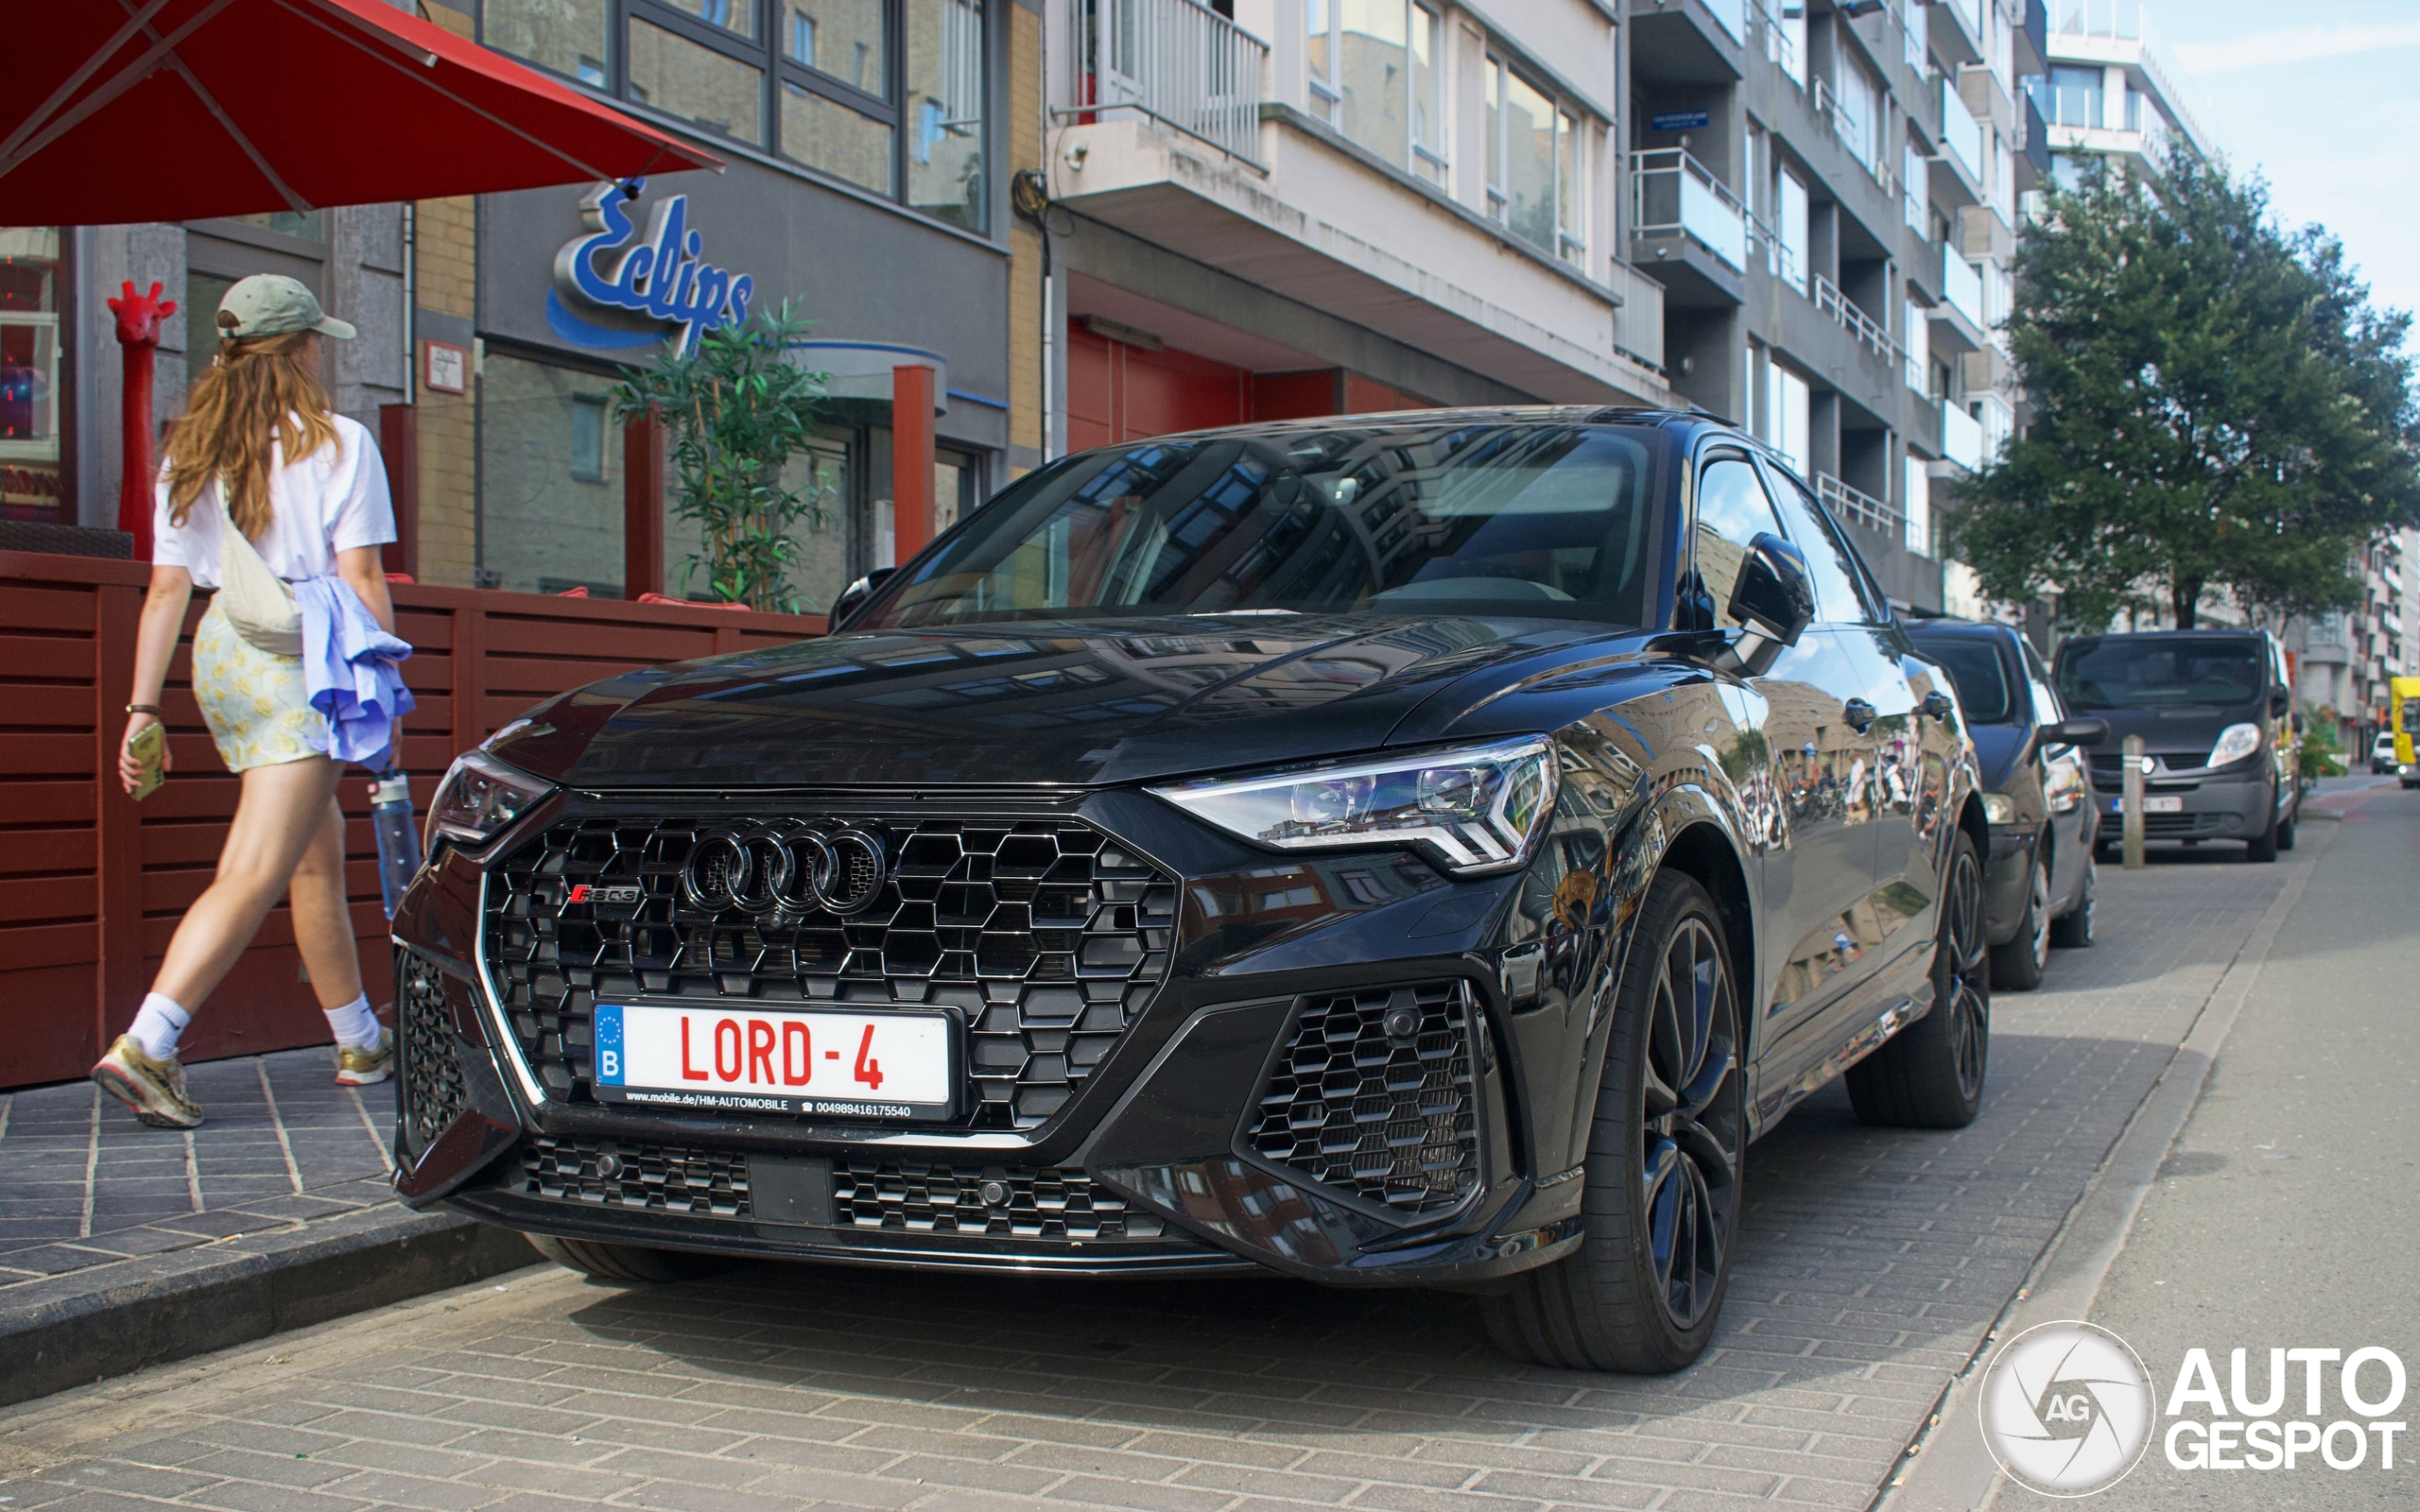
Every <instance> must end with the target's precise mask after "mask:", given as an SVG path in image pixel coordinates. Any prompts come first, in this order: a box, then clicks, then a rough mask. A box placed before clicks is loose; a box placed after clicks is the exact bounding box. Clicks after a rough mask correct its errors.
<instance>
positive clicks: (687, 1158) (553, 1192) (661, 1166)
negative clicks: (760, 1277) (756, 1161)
mask: <svg viewBox="0 0 2420 1512" xmlns="http://www.w3.org/2000/svg"><path fill="white" fill-rule="evenodd" d="M521 1175H522V1188H521V1189H522V1191H523V1192H524V1193H526V1194H528V1195H530V1196H533V1197H553V1198H555V1199H557V1200H558V1201H569V1202H587V1203H594V1204H596V1206H598V1207H607V1208H647V1209H651V1210H653V1211H657V1212H686V1213H692V1214H695V1215H696V1216H698V1217H701V1218H745V1217H747V1216H749V1214H750V1211H751V1209H750V1207H749V1202H748V1157H747V1156H745V1155H742V1154H739V1153H737V1152H735V1151H730V1150H704V1149H692V1148H688V1147H686V1146H683V1145H677V1144H637V1143H618V1142H616V1141H614V1140H559V1139H550V1138H548V1137H546V1136H544V1135H543V1134H542V1135H540V1136H539V1137H538V1138H537V1139H536V1140H535V1141H533V1142H531V1143H530V1144H529V1145H528V1146H527V1148H525V1149H524V1150H523V1151H522V1154H521Z"/></svg>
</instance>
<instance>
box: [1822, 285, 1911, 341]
mask: <svg viewBox="0 0 2420 1512" xmlns="http://www.w3.org/2000/svg"><path fill="white" fill-rule="evenodd" d="M1815 308H1817V309H1819V310H1821V311H1823V312H1824V314H1825V315H1828V316H1830V317H1831V318H1833V319H1835V320H1838V321H1839V322H1840V323H1841V329H1842V330H1844V331H1846V332H1847V333H1848V334H1849V335H1853V336H1855V337H1856V338H1857V339H1858V342H1859V343H1861V344H1862V345H1864V346H1865V347H1866V348H1868V349H1869V350H1871V351H1872V352H1874V354H1875V355H1876V356H1877V357H1885V358H1896V357H1899V356H1902V355H1903V353H1902V352H1900V351H1899V344H1898V343H1897V342H1895V341H1893V340H1892V339H1891V333H1890V332H1888V331H1886V330H1884V329H1883V328H1882V326H1881V325H1880V324H1879V323H1878V322H1876V320H1875V318H1873V317H1872V316H1870V315H1867V314H1866V313H1865V312H1864V311H1863V310H1860V309H1858V307H1857V303H1856V301H1853V300H1851V299H1850V298H1849V297H1848V296H1847V295H1845V294H1842V293H1841V288H1840V285H1839V284H1837V283H1833V282H1832V281H1831V280H1830V279H1827V278H1825V277H1824V275H1823V274H1821V273H1818V274H1816V275H1815Z"/></svg>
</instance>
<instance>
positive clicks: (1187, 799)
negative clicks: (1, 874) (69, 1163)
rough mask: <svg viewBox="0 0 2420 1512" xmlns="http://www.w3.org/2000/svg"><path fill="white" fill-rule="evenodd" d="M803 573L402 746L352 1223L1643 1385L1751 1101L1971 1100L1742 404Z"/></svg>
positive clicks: (1919, 741)
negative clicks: (371, 1080) (1473, 1308)
mask: <svg viewBox="0 0 2420 1512" xmlns="http://www.w3.org/2000/svg"><path fill="white" fill-rule="evenodd" d="M859 596H860V597H861V598H862V599H863V602H861V604H860V605H859V606H858V607H856V609H855V610H853V611H852V616H851V617H850V618H849V619H848V620H847V622H846V625H845V627H844V628H843V630H842V631H841V632H840V633H837V634H834V635H832V636H830V637H829V638H827V639H823V640H818V641H809V642H803V643H799V644H792V645H787V646H784V647H780V648H778V649H773V650H760V651H751V652H744V653H741V654H737V655H731V656H723V657H717V658H713V659H710V660H706V661H700V662H691V663H687V664H683V665H676V666H665V667H656V668H651V669H648V670H646V671H639V672H632V673H630V674H628V675H626V676H623V677H618V678H614V679H610V680H607V681H604V682H600V683H597V684H596V685H595V686H593V687H589V688H586V689H582V690H580V691H579V692H576V693H571V694H567V695H564V696H561V697H558V698H556V699H554V700H553V701H551V702H549V703H546V704H544V705H541V706H539V707H538V708H537V709H535V710H533V711H531V712H530V713H529V714H528V715H527V716H526V717H524V718H522V719H519V720H516V721H514V722H513V723H512V724H511V725H510V726H509V727H507V728H506V729H505V730H500V731H498V733H497V734H496V735H495V737H494V738H493V739H492V740H490V741H489V742H488V743H487V745H486V746H485V747H483V748H482V749H481V750H479V751H478V752H476V753H474V754H472V755H469V756H466V757H464V758H463V759H462V760H461V761H460V762H459V763H458V764H457V765H456V768H455V769H454V771H453V772H452V773H451V774H449V776H448V777H447V778H446V780H445V782H444V784H443V786H442V787H441V790H440V791H439V793H438V794H437V796H436V798H435V800H434V804H433V810H432V813H431V816H430V833H431V842H432V845H431V851H430V856H429V860H428V864H427V866H426V868H425V869H424V870H423V872H422V874H421V876H420V879H419V880H418V882H417V883H416V884H415V885H413V887H412V888H411V890H410V893H409V894H408V896H407V897H406V899H405V901H404V902H403V905H402V907H401V909H400V911H399V913H398V915H397V917H396V919H395V922H394V926H393V927H394V933H395V936H396V938H397V943H398V951H397V957H396V976H397V982H398V999H399V1007H398V1013H399V1015H400V1018H401V1022H402V1041H403V1045H404V1050H403V1056H404V1061H403V1068H402V1078H401V1079H402V1083H403V1096H402V1099H401V1117H400V1121H399V1127H398V1131H397V1155H398V1158H399V1160H400V1162H401V1169H400V1171H399V1173H398V1175H397V1177H396V1184H397V1187H398V1189H399V1190H400V1192H401V1193H402V1194H403V1195H404V1196H405V1197H406V1200H408V1201H410V1202H412V1203H414V1204H417V1205H426V1204H429V1203H433V1202H440V1201H442V1202H444V1203H445V1204H447V1205H449V1206H450V1207H452V1208H454V1209H456V1210H457V1211H462V1212H466V1213H470V1214H473V1215H475V1216H476V1217H479V1218H482V1219H485V1220H488V1221H489V1222H492V1223H496V1224H501V1225H504V1226H505V1227H508V1228H511V1229H520V1230H523V1231H525V1232H527V1233H529V1234H532V1235H535V1236H538V1237H539V1243H540V1247H541V1248H542V1249H544V1251H545V1252H546V1253H547V1254H549V1255H552V1256H554V1257H556V1258H557V1259H559V1260H562V1262H564V1263H568V1264H571V1265H573V1266H576V1267H579V1268H582V1269H585V1270H587V1271H589V1272H591V1273H592V1274H596V1275H599V1276H606V1277H617V1278H622V1279H626V1280H647V1279H659V1278H666V1277H672V1276H677V1275H680V1274H682V1273H683V1270H684V1269H685V1268H687V1267H688V1266H689V1265H690V1264H692V1263H695V1262H694V1261H693V1260H692V1259H690V1258H687V1257H693V1256H697V1255H705V1256H709V1257H711V1256H769V1257H788V1258H796V1259H808V1260H829V1261H841V1262H853V1263H866V1264H877V1265H893V1266H909V1267H916V1268H920V1269H925V1270H949V1269H977V1268H997V1269H1016V1270H1027V1271H1048V1272H1057V1273H1063V1274H1066V1273H1075V1274H1096V1275H1098V1274H1109V1273H1119V1274H1132V1273H1153V1272H1158V1273H1172V1272H1198V1273H1208V1272H1221V1271H1236V1270H1240V1271H1245V1272H1250V1271H1253V1270H1255V1269H1260V1268H1264V1267H1265V1268H1269V1269H1274V1270H1277V1271H1281V1272H1285V1273H1287V1274H1290V1275H1293V1276H1297V1277H1305V1278H1308V1279H1311V1280H1322V1281H1329V1282H1336V1283H1344V1284H1380V1285H1454V1286H1461V1287H1466V1288H1475V1289H1478V1290H1479V1291H1481V1292H1482V1293H1483V1294H1484V1297H1485V1314H1486V1316H1487V1319H1488V1326H1489V1328H1490V1331H1491V1332H1492V1335H1493V1337H1494V1338H1495V1340H1496V1341H1497V1342H1498V1343H1499V1344H1500V1345H1501V1346H1502V1347H1503V1348H1505V1349H1508V1350H1511V1351H1512V1352H1513V1353H1515V1354H1517V1355H1521V1356H1524V1357H1527V1358H1530V1359H1532V1360H1538V1361H1544V1362H1550V1363H1552V1364H1556V1365H1561V1366H1574V1367H1597V1368H1608V1367H1611V1368H1623V1369H1633V1370H1668V1369H1672V1368H1676V1367H1678V1366H1682V1365H1684V1364H1685V1363H1687V1362H1688V1361H1689V1360H1691V1359H1693V1358H1694V1357H1696V1356H1697V1354H1698V1353H1699V1351H1700V1350H1701V1349H1703V1348H1704V1346H1705V1343H1706V1340H1707V1338H1708V1337H1709V1335H1710V1333H1711V1331H1712V1330H1713V1328H1714V1324H1715V1317H1716V1314H1717V1311H1718V1309H1719V1308H1720V1303H1721V1299H1722V1296H1723V1291H1724V1287H1725V1285H1726V1283H1727V1281H1728V1279H1729V1277H1730V1274H1731V1267H1732V1259H1733V1255H1734V1252H1735V1244H1736V1229H1737V1223H1738V1218H1739V1211H1740V1179H1741V1173H1742V1168H1743V1166H1742V1162H1743V1157H1744V1154H1745V1150H1746V1146H1747V1143H1748V1142H1749V1141H1750V1140H1751V1139H1753V1138H1755V1136H1756V1135H1757V1134H1758V1133H1760V1132H1761V1131H1763V1130H1765V1129H1767V1128H1770V1127H1771V1126H1772V1124H1773V1122H1774V1121H1775V1120H1776V1119H1778V1118H1780V1117H1781V1116H1782V1114H1783V1113H1784V1111H1785V1110H1787V1109H1788V1108H1789V1107H1790V1106H1791V1105H1792V1104H1794V1103H1795V1102H1796V1101H1798V1100H1799V1099H1800V1098H1802V1097H1805V1096H1806V1094H1807V1093H1808V1092H1809V1091H1812V1090H1814V1089H1815V1088H1817V1087H1820V1086H1822V1085H1823V1084H1824V1083H1825V1082H1827V1081H1828V1080H1830V1079H1831V1078H1833V1077H1835V1076H1838V1075H1840V1074H1842V1073H1846V1074H1847V1076H1848V1082H1849V1092H1850V1095H1851V1097H1852V1099H1853V1100H1854V1102H1855V1104H1856V1107H1857V1109H1858V1113H1859V1114H1860V1115H1861V1116H1862V1117H1864V1118H1865V1119H1867V1120H1869V1121H1872V1122H1875V1123H1879V1124H1889V1125H1910V1126H1918V1127H1935V1128H1946V1127H1956V1126H1960V1125H1964V1124H1966V1123H1967V1122H1969V1121H1970V1120H1972V1119H1973V1117H1974V1116H1975V1113H1976V1111H1977V1108H1978V1107H1979V1102H1980V1099H1981V1097H1982V1091H1983V1078H1984V1071H1985V1064H1986V1056H1987V1051H1988V1043H1989V1041H1988V1034H1989V1016H1990V981H1989V969H1988V966H1987V965H1986V950H1985V945H1984V940H1983V935H1982V903H1981V900H1982V855H1983V851H1984V849H1985V847H1986V846H1987V844H1988V842H1989V835H1988V833H1987V831H1986V828H1985V820H1984V816H1983V808H1982V803H1981V799H1980V795H1979V793H1978V791H1977V790H1976V786H1975V765H1974V757H1973V753H1972V747H1971V745H1970V744H1969V742H1968V740H1967V737H1966V733H1965V730H1963V728H1962V723H1961V721H1960V719H1959V716H1958V712H1957V704H1956V700H1955V697H1954V696H1953V695H1952V694H1951V692H1950V690H1949V688H1948V685H1947V679H1945V678H1944V677H1943V676H1942V675H1941V674H1940V672H1939V669H1938V668H1936V667H1934V666H1932V665H1931V664H1930V663H1927V662H1924V661H1922V660H1921V659H1919V658H1917V657H1916V656H1914V655H1913V653H1912V651H1911V648H1910V644H1909V643H1908V640H1907V637H1906V635H1905V633H1904V632H1903V631H1902V629H1901V628H1900V627H1899V626H1898V625H1897V624H1896V623H1895V622H1894V620H1893V617H1892V614H1891V611H1890V610H1889V608H1888V606H1887V604H1886V603H1885V601H1884V600H1883V599H1882V598H1881V597H1880V596H1879V595H1878V594H1877V593H1876V591H1875V588H1874V584H1873V582H1872V579H1871V578H1870V576H1868V575H1867V573H1866V571H1865V569H1864V567H1863V566H1862V564H1861V563H1860V562H1859V561H1858V558H1857V556H1856V554H1855V553H1854V551H1853V550H1851V549H1850V548H1849V547H1848V546H1847V545H1846V544H1844V543H1843V541H1842V540H1841V533H1840V531H1839V529H1838V527H1836V526H1835V525H1834V524H1831V523H1830V522H1829V521H1828V520H1826V519H1825V518H1824V514H1823V511H1822V510H1821V508H1820V507H1818V505H1817V503H1816V501H1815V499H1814V498H1813V496H1812V495H1810V494H1809V493H1808V492H1807V490H1806V488H1805V487H1804V486H1803V485H1802V484H1800V483H1799V482H1798V481H1797V480H1796V479H1795V478H1793V477H1791V476H1790V475H1789V473H1788V472H1787V471H1786V470H1785V469H1784V468H1782V467H1781V466H1780V465H1778V464H1777V462H1776V461H1775V460H1774V458H1773V457H1772V455H1771V454H1770V453H1769V452H1768V451H1767V450H1766V449H1765V448H1764V447H1762V446H1761V445H1759V444H1758V443H1757V442H1755V441H1754V440H1752V439H1750V438H1747V437H1745V436H1744V435H1742V434H1740V433H1739V432H1737V431H1736V430H1732V429H1730V428H1728V427H1726V426H1723V425H1720V424H1715V423H1710V422H1708V421H1705V420H1703V419H1702V418H1699V417H1692V416H1687V415H1678V414H1668V413H1662V412H1649V411H1626V410H1578V409H1575V410H1513V411H1474V412H1442V413H1432V414H1404V415H1389V416H1384V417H1369V418H1366V419H1363V420H1358V421H1315V422H1300V423H1293V424H1285V425H1270V426H1260V427H1251V428H1245V429H1239V430H1229V431H1218V432H1209V433H1203V434H1198V435H1189V436H1179V437H1170V438H1162V439H1157V440H1151V441H1147V442H1142V443H1138V444H1133V445H1128V446H1121V447H1115V448H1108V449H1103V450H1099V451H1094V452H1088V453H1084V454H1080V455H1075V456H1072V457H1068V458H1065V459H1063V460H1062V461H1059V462H1056V463H1054V464H1052V465H1050V466H1048V467H1046V468H1044V469H1042V470H1040V471H1038V472H1034V473H1032V474H1030V475H1029V476H1028V477H1026V478H1024V479H1022V480H1020V481H1019V482H1017V483H1016V484H1015V485H1014V486H1012V487H1011V488H1010V489H1009V490H1007V491H1005V492H1004V493H1002V494H1000V495H999V496H998V497H996V498H995V499H994V500H993V501H992V502H991V503H990V504H989V505H988V506H986V507H984V508H982V509H981V510H979V511H977V512H976V513H975V514H973V515H972V516H971V517H970V518H969V519H967V520H966V521H965V522H963V523H961V524H959V525H958V526H957V527H956V528H954V529H953V530H952V531H950V532H949V533H948V534H947V535H946V536H944V537H943V538H942V539H941V540H940V541H936V542H935V543H934V544H933V545H931V546H930V547H928V548H927V549H926V550H925V551H924V552H923V553H922V554H920V555H919V556H918V557H917V558H915V559H914V560H912V561H910V562H909V563H908V564H907V565H906V566H905V567H904V568H902V569H901V570H900V571H899V572H898V573H896V574H895V575H893V576H890V578H888V579H887V580H886V581H884V582H883V583H882V584H881V585H880V586H879V587H878V588H876V589H874V590H873V591H872V593H871V594H870V595H859Z"/></svg>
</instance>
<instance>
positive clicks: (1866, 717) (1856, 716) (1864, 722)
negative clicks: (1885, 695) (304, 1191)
mask: <svg viewBox="0 0 2420 1512" xmlns="http://www.w3.org/2000/svg"><path fill="white" fill-rule="evenodd" d="M1841 718H1842V719H1845V720H1847V721H1848V724H1849V728H1850V729H1851V730H1856V731H1857V732H1858V734H1860V735H1862V734H1864V733H1865V727H1866V726H1868V725H1870V724H1872V723H1874V705H1872V704H1870V703H1868V702H1866V701H1865V700H1864V699H1862V698H1851V699H1850V700H1849V701H1848V702H1846V703H1844V704H1842V705H1841Z"/></svg>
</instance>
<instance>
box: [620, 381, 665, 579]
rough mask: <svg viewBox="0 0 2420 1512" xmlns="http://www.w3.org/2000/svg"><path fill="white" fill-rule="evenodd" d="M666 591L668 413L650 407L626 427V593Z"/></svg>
mask: <svg viewBox="0 0 2420 1512" xmlns="http://www.w3.org/2000/svg"><path fill="white" fill-rule="evenodd" d="M663 592H664V417H663V416H661V415H660V414H658V413H657V412H656V411H655V410H654V409H653V408H652V407H650V408H649V409H648V410H647V411H646V412H645V413H644V414H633V415H632V416H631V419H630V420H629V421H628V422H627V423H625V424H624V425H623V427H622V596H623V597H624V598H626V599H631V600H633V601H635V600H636V599H637V598H638V596H639V595H640V594H641V593H663Z"/></svg>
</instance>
